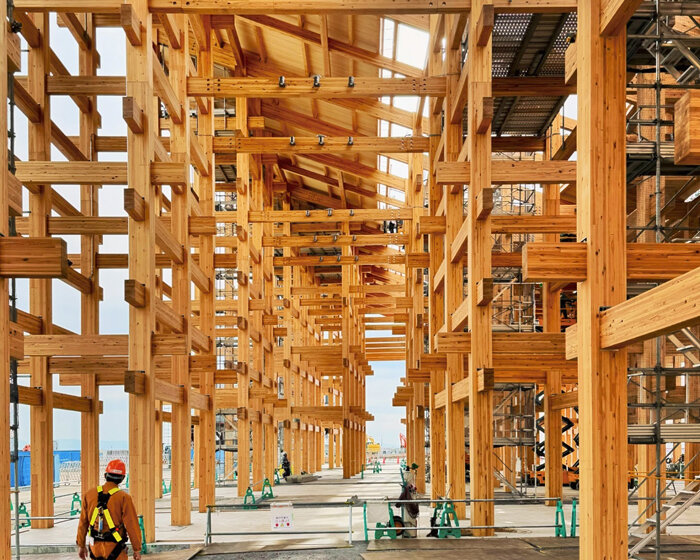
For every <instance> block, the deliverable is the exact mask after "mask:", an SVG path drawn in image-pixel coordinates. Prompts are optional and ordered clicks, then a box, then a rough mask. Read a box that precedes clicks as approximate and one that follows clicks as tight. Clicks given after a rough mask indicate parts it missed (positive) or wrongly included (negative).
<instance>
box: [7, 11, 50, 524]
mask: <svg viewBox="0 0 700 560" xmlns="http://www.w3.org/2000/svg"><path fill="white" fill-rule="evenodd" d="M34 24H35V26H36V28H37V31H38V32H39V34H40V36H41V41H40V43H39V45H38V46H36V47H31V46H30V49H29V59H28V70H27V90H28V92H29V94H30V95H31V96H32V97H33V98H34V100H35V101H36V102H37V104H38V108H39V118H38V120H37V122H31V121H30V122H29V123H28V132H29V160H30V161H45V162H47V161H50V160H51V107H50V97H49V94H48V93H47V88H46V79H47V76H48V75H49V72H50V62H49V60H50V51H51V45H50V38H49V25H50V24H49V15H48V14H46V13H44V14H35V15H34ZM2 25H5V21H4V20H3V22H2ZM2 56H5V55H4V54H3V55H2ZM2 79H3V80H4V79H5V75H3V76H2ZM3 103H4V100H3ZM3 110H4V108H3ZM2 134H4V132H3V133H2ZM3 173H5V170H3ZM52 190H53V189H52V188H51V185H36V187H35V189H34V192H30V194H29V209H30V216H29V227H30V236H32V237H47V236H48V216H49V215H50V214H51V197H52ZM2 305H5V302H2ZM52 307H53V305H52V290H51V280H50V279H46V278H32V279H30V280H29V312H30V313H31V314H32V315H35V316H37V317H41V318H42V334H51V333H52V330H53V327H52V325H53V318H52V317H53V314H52ZM30 367H31V385H32V387H41V389H42V390H43V396H44V398H43V401H42V403H41V404H40V405H38V406H32V407H31V409H30V412H29V417H30V430H31V434H30V442H31V449H32V454H31V472H32V476H31V487H32V488H31V490H32V516H33V517H52V516H53V514H54V506H53V477H50V476H46V473H52V472H53V381H52V376H51V372H50V371H49V363H48V357H46V356H32V357H31V358H30ZM53 525H54V522H53V520H52V519H37V520H36V521H35V522H33V523H32V526H33V527H34V528H37V529H46V528H49V527H53Z"/></svg>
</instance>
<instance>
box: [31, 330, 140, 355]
mask: <svg viewBox="0 0 700 560" xmlns="http://www.w3.org/2000/svg"><path fill="white" fill-rule="evenodd" d="M127 342H128V337H127V335H124V334H110V335H108V334H103V335H66V334H41V335H31V336H27V337H25V342H24V349H25V353H26V355H27V356H125V355H126V354H127Z"/></svg>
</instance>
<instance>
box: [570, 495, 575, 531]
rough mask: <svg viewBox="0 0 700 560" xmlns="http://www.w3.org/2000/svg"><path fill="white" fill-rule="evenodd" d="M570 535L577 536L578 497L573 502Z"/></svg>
mask: <svg viewBox="0 0 700 560" xmlns="http://www.w3.org/2000/svg"><path fill="white" fill-rule="evenodd" d="M570 536H572V537H575V536H576V498H574V501H573V503H572V504H571V534H570Z"/></svg>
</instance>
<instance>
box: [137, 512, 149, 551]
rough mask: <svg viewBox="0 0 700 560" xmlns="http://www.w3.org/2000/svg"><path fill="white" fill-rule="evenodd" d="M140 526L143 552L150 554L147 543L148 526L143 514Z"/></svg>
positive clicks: (140, 516) (140, 518)
mask: <svg viewBox="0 0 700 560" xmlns="http://www.w3.org/2000/svg"><path fill="white" fill-rule="evenodd" d="M139 528H140V529H141V552H142V553H143V554H148V545H147V544H146V528H145V527H144V525H143V515H139Z"/></svg>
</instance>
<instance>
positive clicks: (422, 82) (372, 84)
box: [187, 77, 445, 99]
mask: <svg viewBox="0 0 700 560" xmlns="http://www.w3.org/2000/svg"><path fill="white" fill-rule="evenodd" d="M187 94H188V95H190V96H194V95H199V96H202V97H218V98H221V97H236V96H239V97H255V98H282V97H285V98H287V97H306V98H316V99H333V98H338V97H341V98H344V97H351V98H353V97H358V98H363V97H383V96H386V95H409V96H415V95H418V96H422V95H445V79H444V78H440V77H435V78H364V77H362V78H360V77H358V78H354V85H353V86H349V84H348V78H325V77H324V78H321V79H320V82H319V85H318V86H317V87H314V78H302V77H289V78H285V85H284V87H280V85H279V80H275V79H272V78H188V80H187Z"/></svg>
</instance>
